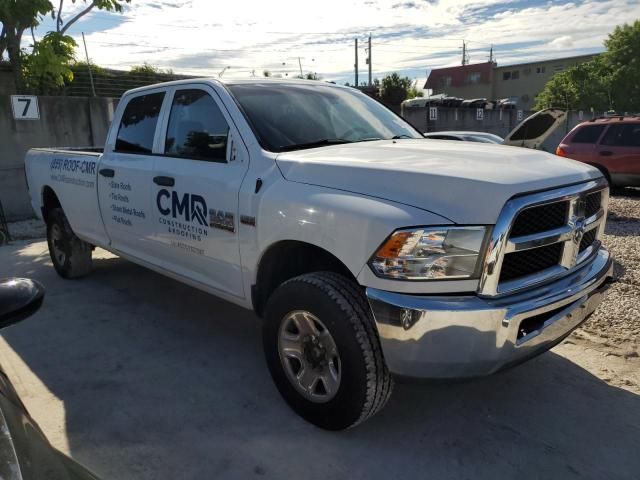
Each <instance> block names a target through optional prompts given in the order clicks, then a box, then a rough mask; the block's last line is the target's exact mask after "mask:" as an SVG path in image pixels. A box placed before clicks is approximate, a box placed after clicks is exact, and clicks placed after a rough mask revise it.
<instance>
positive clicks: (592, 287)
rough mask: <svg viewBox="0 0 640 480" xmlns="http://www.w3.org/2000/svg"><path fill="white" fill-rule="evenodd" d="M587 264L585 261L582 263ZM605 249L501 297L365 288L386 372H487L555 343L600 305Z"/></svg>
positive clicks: (608, 265) (606, 273)
mask: <svg viewBox="0 0 640 480" xmlns="http://www.w3.org/2000/svg"><path fill="white" fill-rule="evenodd" d="M585 263H587V262H585ZM612 274H613V261H612V259H611V256H610V255H609V252H607V251H606V250H605V249H600V250H599V251H598V252H597V253H596V254H595V255H594V258H593V260H591V261H589V262H588V263H587V264H586V265H584V266H583V267H581V268H580V269H579V270H577V271H576V272H574V273H572V274H570V275H568V276H566V277H564V278H562V279H560V280H557V281H555V282H553V283H550V284H547V285H544V286H541V287H537V288H535V289H533V290H529V291H526V292H523V293H518V294H514V295H509V296H505V297H501V298H481V297H478V296H475V295H467V296H418V295H406V294H399V293H392V292H386V291H382V290H376V289H372V288H368V289H367V297H368V299H369V304H370V305H371V309H372V311H373V315H374V318H375V321H376V326H377V328H378V334H379V336H380V341H381V344H382V350H383V353H384V356H385V360H386V362H387V366H388V367H389V370H390V371H391V372H392V373H394V374H396V375H401V376H405V377H415V378H463V377H474V376H482V375H488V374H491V373H494V372H496V371H498V370H501V369H503V368H506V367H509V366H511V365H514V364H517V363H520V362H522V361H524V360H527V359H528V358H531V357H533V356H535V355H537V354H539V353H542V352H544V351H546V350H548V349H550V348H551V347H553V346H554V345H556V344H558V343H559V342H560V341H562V340H563V339H564V338H565V337H566V336H567V335H569V333H571V332H572V331H573V330H574V329H575V328H576V327H578V326H579V325H580V324H581V323H582V322H583V321H584V320H585V319H586V318H587V317H588V316H589V315H590V314H591V313H592V312H593V311H594V310H595V309H596V307H597V306H598V305H599V304H600V302H601V301H602V296H603V292H604V290H606V288H607V286H608V284H609V280H610V279H611V277H612Z"/></svg>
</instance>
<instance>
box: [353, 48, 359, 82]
mask: <svg viewBox="0 0 640 480" xmlns="http://www.w3.org/2000/svg"><path fill="white" fill-rule="evenodd" d="M353 67H354V68H355V70H356V88H358V39H357V38H356V63H354V64H353Z"/></svg>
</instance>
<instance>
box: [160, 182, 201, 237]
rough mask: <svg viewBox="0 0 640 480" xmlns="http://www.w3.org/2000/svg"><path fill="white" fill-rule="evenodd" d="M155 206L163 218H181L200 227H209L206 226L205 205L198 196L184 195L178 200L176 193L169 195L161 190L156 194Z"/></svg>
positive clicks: (166, 191) (164, 190)
mask: <svg viewBox="0 0 640 480" xmlns="http://www.w3.org/2000/svg"><path fill="white" fill-rule="evenodd" d="M156 205H157V206H158V210H159V211H160V213H161V214H162V215H164V216H167V215H171V216H172V217H173V218H178V217H183V218H184V219H185V221H187V222H192V221H194V220H195V221H196V222H198V223H199V224H200V225H202V226H205V227H208V226H209V225H208V224H207V203H206V202H205V201H204V198H202V197H201V196H200V195H195V194H193V193H185V194H184V195H182V198H180V197H179V196H178V193H176V192H171V193H169V191H168V190H166V189H164V188H163V189H162V190H160V191H159V192H158V196H157V197H156Z"/></svg>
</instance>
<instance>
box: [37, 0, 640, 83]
mask: <svg viewBox="0 0 640 480" xmlns="http://www.w3.org/2000/svg"><path fill="white" fill-rule="evenodd" d="M638 17H640V2H638V1H637V0H601V1H596V0H582V1H579V0H574V1H559V0H551V1H550V0H526V1H525V0H515V1H499V0H471V1H469V0H446V1H445V0H439V1H435V0H434V1H431V2H427V1H424V0H367V1H366V2H364V3H363V2H361V1H357V0H324V1H323V2H300V1H299V0H271V1H270V2H261V1H256V0H234V1H232V2H212V1H211V0H176V1H172V2H169V1H168V0H165V1H161V2H158V1H157V0H132V2H131V3H130V4H128V5H127V6H126V8H125V12H124V13H123V14H122V15H119V14H112V13H108V12H100V11H94V12H92V13H91V14H90V15H88V16H87V17H86V18H85V19H83V20H81V21H79V22H78V23H77V24H75V25H74V26H73V27H71V29H70V33H71V34H72V35H74V36H75V37H76V39H77V40H80V42H79V44H80V45H81V37H80V32H82V31H84V32H85V34H86V38H87V46H88V49H89V53H90V56H91V57H92V59H93V61H94V62H96V63H97V64H100V65H104V66H106V67H112V68H125V69H126V68H128V67H129V66H131V65H139V64H141V63H143V62H148V63H150V64H152V65H156V66H158V67H161V68H172V69H174V71H176V73H187V74H194V75H202V76H205V75H217V74H218V72H219V71H220V70H222V69H223V68H224V67H225V66H230V67H231V68H229V69H228V70H227V72H226V73H225V77H246V76H250V75H251V72H252V71H254V70H255V71H256V72H261V71H262V70H264V69H265V68H268V69H270V70H272V71H273V73H280V74H283V75H286V74H289V75H290V76H291V75H295V74H298V73H299V70H300V65H302V70H303V72H305V73H306V72H310V71H311V72H317V73H318V74H320V75H322V77H323V78H325V79H327V80H337V81H340V82H344V81H353V73H352V72H353V64H354V40H355V39H356V38H357V39H358V40H359V57H360V72H361V73H360V78H365V76H366V71H367V65H366V64H365V59H366V57H367V52H366V51H365V48H366V39H367V37H368V35H369V33H371V34H372V38H373V52H372V59H373V62H372V65H373V71H374V76H380V75H382V74H383V73H384V72H390V71H394V70H399V71H400V72H401V73H402V72H406V73H405V74H407V75H417V73H416V72H424V73H423V74H422V75H420V76H425V75H426V72H427V70H428V69H431V68H436V67H440V66H445V65H455V64H458V63H459V62H460V57H461V47H462V39H465V40H466V41H467V48H468V51H469V53H470V56H471V61H472V62H482V61H487V58H488V55H489V48H490V47H491V46H492V45H493V49H494V55H495V56H496V58H497V59H498V62H499V63H501V64H505V63H516V62H525V61H532V60H537V59H541V58H549V57H554V56H560V55H562V56H568V55H572V54H580V53H586V52H596V51H601V50H602V49H603V47H602V42H603V40H604V39H605V38H606V36H607V34H608V33H610V32H611V31H612V30H613V28H614V26H615V25H617V24H619V23H621V19H629V18H638ZM48 28H49V29H50V28H51V25H50V23H49V22H48V20H46V19H44V21H43V25H42V27H41V28H39V29H38V31H37V33H38V34H39V35H42V34H44V33H45V32H46V31H47V29H48ZM78 54H79V56H80V55H82V56H84V52H83V51H81V50H79V51H78ZM298 58H299V59H300V60H298Z"/></svg>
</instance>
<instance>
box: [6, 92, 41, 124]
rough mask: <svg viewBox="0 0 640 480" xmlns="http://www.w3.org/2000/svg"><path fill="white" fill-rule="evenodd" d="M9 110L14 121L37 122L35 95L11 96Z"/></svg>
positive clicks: (36, 98)
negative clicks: (11, 111)
mask: <svg viewBox="0 0 640 480" xmlns="http://www.w3.org/2000/svg"><path fill="white" fill-rule="evenodd" d="M11 109H12V110H13V118H15V119H16V120H39V119H40V110H39V108H38V97H36V96H35V95H11Z"/></svg>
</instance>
